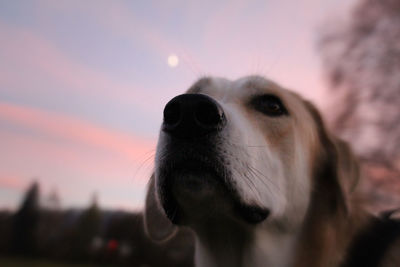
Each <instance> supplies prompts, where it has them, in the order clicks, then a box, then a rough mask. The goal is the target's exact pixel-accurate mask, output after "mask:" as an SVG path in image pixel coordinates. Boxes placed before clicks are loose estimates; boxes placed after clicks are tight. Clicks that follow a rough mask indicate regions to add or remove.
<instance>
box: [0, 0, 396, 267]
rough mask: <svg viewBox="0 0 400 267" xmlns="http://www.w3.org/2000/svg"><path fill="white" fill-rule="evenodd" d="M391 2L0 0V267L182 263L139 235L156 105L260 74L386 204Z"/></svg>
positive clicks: (174, 252) (180, 256)
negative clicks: (206, 84) (315, 113)
mask: <svg viewBox="0 0 400 267" xmlns="http://www.w3.org/2000/svg"><path fill="white" fill-rule="evenodd" d="M399 73H400V0H324V1H317V0H303V1H289V0H269V1H261V0H260V1H257V0H251V1H245V0H241V1H239V0H232V1H208V0H204V1H172V0H171V1H169V0H166V1H152V0H151V1H106V0H104V1H103V0H97V1H89V0H87V1H77V0H71V1H49V0H30V1H25V0H18V1H6V0H3V1H2V0H0V151H1V152H0V210H1V212H0V266H69V264H82V266H98V265H109V266H191V259H192V253H193V245H192V239H191V235H190V233H188V232H184V231H183V232H181V233H180V234H179V235H178V236H177V237H176V238H174V239H172V240H171V241H169V242H168V243H166V244H163V245H158V244H154V243H152V242H151V241H150V240H148V239H147V238H146V236H145V235H144V233H143V227H142V214H141V210H142V208H143V203H144V196H145V188H146V183H147V180H148V178H149V175H150V173H151V170H152V168H153V157H154V153H155V145H156V141H157V135H158V130H159V125H160V123H161V119H162V110H163V107H164V105H165V104H166V103H167V102H168V100H169V99H171V98H172V97H173V96H175V95H178V94H180V93H182V92H183V91H184V90H186V89H187V88H188V87H189V86H190V85H191V83H193V82H194V81H195V80H196V79H198V78H200V77H202V76H205V75H213V76H223V77H227V78H230V79H237V78H239V77H241V76H244V75H250V74H259V75H264V76H266V77H268V78H270V79H272V80H275V81H276V82H278V83H280V84H281V85H283V86H285V87H287V88H290V89H292V90H294V91H296V92H298V93H300V94H301V95H302V96H304V97H305V98H306V99H309V100H311V101H312V102H314V103H315V104H316V105H317V107H318V108H319V109H320V110H321V112H322V113H323V115H324V117H325V119H326V121H327V123H328V125H329V128H330V129H331V130H332V131H334V132H335V133H336V134H337V135H339V136H341V137H342V138H344V139H345V140H347V141H348V142H350V143H351V145H352V146H353V148H354V150H355V151H356V153H357V155H358V156H359V157H360V160H361V163H362V173H363V182H362V184H361V186H362V188H363V190H365V191H366V192H367V194H368V203H369V206H370V208H371V210H372V211H373V212H379V211H381V210H384V209H388V208H393V207H398V206H400V182H399V179H400V112H399V111H400V110H399V106H400V75H399Z"/></svg>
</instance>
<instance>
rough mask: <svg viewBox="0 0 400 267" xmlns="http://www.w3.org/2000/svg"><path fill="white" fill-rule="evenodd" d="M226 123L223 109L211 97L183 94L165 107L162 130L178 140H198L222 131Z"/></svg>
mask: <svg viewBox="0 0 400 267" xmlns="http://www.w3.org/2000/svg"><path fill="white" fill-rule="evenodd" d="M225 122H226V119H225V115H224V112H223V110H222V107H221V106H220V105H219V104H218V103H217V102H216V101H215V100H213V99H212V98H211V97H208V96H206V95H201V94H183V95H179V96H176V97H174V98H173V99H172V100H171V101H169V102H168V103H167V105H166V106H165V108H164V123H163V126H162V130H163V131H165V132H167V133H169V134H171V135H172V136H174V137H178V138H185V139H190V138H198V137H202V136H205V135H207V134H210V133H213V132H217V131H219V130H221V129H222V128H223V126H224V125H225Z"/></svg>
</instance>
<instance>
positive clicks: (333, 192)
mask: <svg viewBox="0 0 400 267" xmlns="http://www.w3.org/2000/svg"><path fill="white" fill-rule="evenodd" d="M305 104H306V106H307V108H308V109H309V111H310V112H311V115H312V117H313V118H314V120H315V123H316V126H317V131H318V136H319V140H320V146H321V147H320V149H319V151H318V152H317V155H316V162H318V164H316V168H315V170H314V176H315V181H314V183H315V186H316V191H317V192H318V193H317V194H318V195H319V197H320V198H319V199H320V200H321V199H322V200H324V201H325V203H328V207H329V210H331V211H332V212H334V213H336V212H338V211H344V212H345V213H348V212H349V210H350V208H351V205H350V203H351V197H352V193H353V192H354V191H355V188H356V185H357V183H358V180H359V175H360V174H359V164H358V161H357V159H356V157H355V156H354V154H353V153H352V151H351V149H350V147H349V145H348V144H347V143H346V142H344V141H342V140H340V139H339V138H337V137H335V136H333V135H332V134H330V133H329V131H328V130H327V129H326V127H325V125H324V123H323V120H322V117H321V115H320V114H319V112H318V111H317V109H316V108H315V107H314V106H313V105H312V104H311V103H309V102H307V101H305Z"/></svg>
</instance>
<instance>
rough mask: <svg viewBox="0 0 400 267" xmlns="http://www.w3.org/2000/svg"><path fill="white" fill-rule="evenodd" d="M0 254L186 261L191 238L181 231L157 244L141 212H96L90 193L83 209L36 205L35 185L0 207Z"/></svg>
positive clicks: (104, 261) (108, 261)
mask: <svg viewBox="0 0 400 267" xmlns="http://www.w3.org/2000/svg"><path fill="white" fill-rule="evenodd" d="M0 237H1V238H0V253H1V254H2V255H3V256H13V257H28V258H46V259H51V260H55V261H62V262H71V263H91V264H94V265H96V266H98V265H107V266H110V265H113V266H192V265H193V264H192V262H193V239H192V238H193V237H192V235H191V233H190V232H186V231H181V232H180V233H179V234H178V235H177V236H176V237H174V238H173V239H171V240H169V241H168V242H166V243H163V244H157V243H154V242H152V241H151V240H149V239H148V237H147V236H146V234H145V233H144V228H143V216H142V213H140V212H137V213H130V212H122V211H102V210H101V209H100V208H99V207H98V204H97V201H96V198H94V199H93V200H92V203H91V204H90V205H89V206H88V207H87V208H86V209H83V210H77V209H71V210H60V209H56V208H50V207H46V208H44V207H41V206H40V205H39V185H38V184H37V183H34V184H32V185H31V187H30V188H29V190H28V191H27V193H26V195H25V198H24V200H23V201H22V203H21V205H20V207H19V209H18V210H17V211H16V212H15V213H12V212H8V211H3V212H0Z"/></svg>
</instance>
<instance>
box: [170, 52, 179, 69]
mask: <svg viewBox="0 0 400 267" xmlns="http://www.w3.org/2000/svg"><path fill="white" fill-rule="evenodd" d="M167 63H168V66H170V67H171V68H175V67H176V66H178V64H179V58H178V56H177V55H175V54H171V55H169V56H168V59H167Z"/></svg>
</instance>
